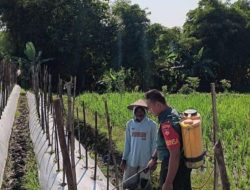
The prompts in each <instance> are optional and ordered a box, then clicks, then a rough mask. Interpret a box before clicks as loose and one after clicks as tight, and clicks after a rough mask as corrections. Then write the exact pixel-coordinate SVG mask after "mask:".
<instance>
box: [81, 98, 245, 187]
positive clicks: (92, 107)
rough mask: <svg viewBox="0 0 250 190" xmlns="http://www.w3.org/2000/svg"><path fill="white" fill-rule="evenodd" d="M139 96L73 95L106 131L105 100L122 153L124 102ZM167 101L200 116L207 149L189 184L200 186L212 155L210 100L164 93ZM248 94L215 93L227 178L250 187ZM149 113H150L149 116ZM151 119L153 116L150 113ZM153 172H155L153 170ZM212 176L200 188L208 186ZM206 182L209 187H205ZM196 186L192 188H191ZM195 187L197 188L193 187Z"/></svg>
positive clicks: (127, 113)
mask: <svg viewBox="0 0 250 190" xmlns="http://www.w3.org/2000/svg"><path fill="white" fill-rule="evenodd" d="M139 98H143V93H122V94H119V93H110V94H103V95H98V94H95V93H85V94H83V95H81V96H78V97H77V102H78V105H79V104H82V101H83V100H84V102H85V106H86V108H87V113H88V114H87V119H88V120H87V122H88V123H90V124H93V120H94V119H93V118H94V117H93V113H94V112H95V111H97V112H98V114H99V126H98V127H99V129H100V131H102V132H104V133H105V132H106V131H107V129H106V127H105V126H106V124H105V111H104V102H103V100H104V99H106V100H107V101H108V106H109V112H110V117H111V123H112V126H113V140H114V141H115V144H116V149H117V150H118V151H119V152H121V153H122V150H123V145H124V130H125V124H126V122H127V121H128V120H129V119H130V118H132V113H131V112H130V111H129V110H128V109H127V106H128V105H129V104H130V103H132V102H134V101H135V100H137V99H139ZM166 99H167V102H168V103H169V104H170V105H171V106H172V107H174V108H176V109H177V110H178V111H179V112H181V111H184V110H185V109H188V108H195V109H197V110H198V112H199V113H200V114H201V116H202V120H203V121H202V125H203V128H202V130H203V139H204V143H203V144H204V149H206V150H208V159H206V160H207V162H206V166H207V169H206V172H205V173H204V172H198V171H197V172H196V171H195V172H193V173H194V176H193V177H192V180H193V181H192V184H193V185H194V186H195V187H200V186H201V185H203V184H204V183H206V180H207V178H209V177H208V176H209V174H210V173H211V171H212V169H211V165H212V164H211V162H212V159H211V157H212V155H213V146H212V143H211V139H212V104H211V102H212V100H211V95H210V94H205V93H202V94H200V93H195V94H190V95H181V94H175V95H166ZM249 105H250V95H249V94H236V93H225V94H218V95H217V111H218V120H219V133H218V136H219V138H220V139H221V140H222V143H223V148H224V154H225V161H226V166H227V170H228V175H229V178H230V183H231V189H240V190H243V189H249V188H250V182H249V179H250V147H249V146H250V138H249V134H250V128H249V126H250V106H249ZM150 117H152V116H150ZM152 118H153V119H154V120H155V121H157V119H156V118H154V117H152ZM156 175H157V174H156ZM211 184H212V177H210V178H209V179H208V184H206V187H205V188H203V189H211ZM209 186H210V187H209ZM194 189H196V188H194ZM197 189H199V188H197Z"/></svg>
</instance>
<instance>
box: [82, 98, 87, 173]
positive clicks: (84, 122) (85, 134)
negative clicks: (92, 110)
mask: <svg viewBox="0 0 250 190" xmlns="http://www.w3.org/2000/svg"><path fill="white" fill-rule="evenodd" d="M82 113H83V127H84V139H85V145H86V138H87V124H86V112H85V103H84V101H83V102H82ZM85 157H86V159H85V164H86V168H87V169H88V147H87V146H85Z"/></svg>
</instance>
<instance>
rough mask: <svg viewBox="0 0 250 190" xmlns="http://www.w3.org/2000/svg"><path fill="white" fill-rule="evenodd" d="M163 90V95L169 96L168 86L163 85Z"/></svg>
mask: <svg viewBox="0 0 250 190" xmlns="http://www.w3.org/2000/svg"><path fill="white" fill-rule="evenodd" d="M161 90H162V92H163V94H168V86H167V85H163V86H162V87H161Z"/></svg>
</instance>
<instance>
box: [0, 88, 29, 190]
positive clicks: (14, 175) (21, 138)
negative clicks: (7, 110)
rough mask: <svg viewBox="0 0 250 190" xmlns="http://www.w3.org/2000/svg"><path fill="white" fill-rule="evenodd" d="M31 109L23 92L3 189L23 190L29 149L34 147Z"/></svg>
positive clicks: (10, 145) (11, 139)
mask: <svg viewBox="0 0 250 190" xmlns="http://www.w3.org/2000/svg"><path fill="white" fill-rule="evenodd" d="M28 114H29V110H28V105H27V98H26V95H25V94H24V93H21V95H20V98H19V103H18V108H17V114H16V118H15V122H14V126H13V128H12V133H11V137H10V142H9V153H8V159H7V164H6V167H5V173H4V179H3V184H2V188H1V189H2V190H22V189H25V188H24V187H23V177H24V175H25V173H26V169H25V168H26V164H27V159H28V151H29V149H30V148H31V149H32V147H31V146H30V145H31V139H30V132H29V127H28V124H29V123H28V118H29V115H28Z"/></svg>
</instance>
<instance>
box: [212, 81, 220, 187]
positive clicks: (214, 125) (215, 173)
mask: <svg viewBox="0 0 250 190" xmlns="http://www.w3.org/2000/svg"><path fill="white" fill-rule="evenodd" d="M211 95H212V112H213V144H214V145H215V143H216V141H217V132H218V117H217V109H216V92H215V84H214V83H212V84H211ZM218 177H219V172H218V165H217V162H216V155H215V153H214V186H213V190H217V187H218Z"/></svg>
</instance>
